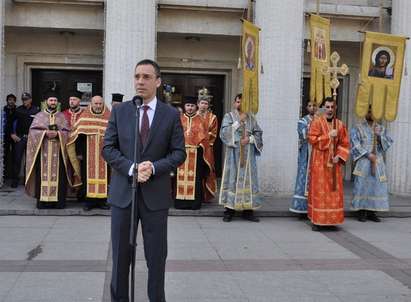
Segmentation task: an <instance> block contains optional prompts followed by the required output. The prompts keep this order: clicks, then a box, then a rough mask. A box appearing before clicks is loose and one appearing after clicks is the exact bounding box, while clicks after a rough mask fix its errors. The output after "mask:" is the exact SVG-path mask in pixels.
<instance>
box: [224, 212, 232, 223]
mask: <svg viewBox="0 0 411 302" xmlns="http://www.w3.org/2000/svg"><path fill="white" fill-rule="evenodd" d="M231 220H233V216H232V215H231V214H228V213H224V217H223V221H224V222H230V221H231Z"/></svg>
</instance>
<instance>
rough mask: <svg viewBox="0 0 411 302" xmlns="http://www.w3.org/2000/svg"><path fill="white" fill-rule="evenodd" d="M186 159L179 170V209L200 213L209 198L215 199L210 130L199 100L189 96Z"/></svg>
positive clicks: (183, 120) (184, 120) (185, 116)
mask: <svg viewBox="0 0 411 302" xmlns="http://www.w3.org/2000/svg"><path fill="white" fill-rule="evenodd" d="M181 124H182V125H183V129H184V138H185V147H186V153H187V158H186V160H185V162H184V163H183V164H182V165H180V166H179V167H178V168H177V189H176V200H175V207H176V209H188V210H198V209H200V208H201V203H202V202H204V201H206V199H207V196H214V193H215V192H213V191H211V190H210V189H209V188H211V187H212V186H211V185H210V184H207V176H208V175H209V174H210V172H211V171H213V170H212V167H211V158H212V151H211V149H210V147H209V142H208V129H207V128H206V127H205V124H204V122H203V119H202V117H201V116H200V115H199V114H198V113H197V99H196V98H194V97H186V98H185V104H184V114H182V115H181Z"/></svg>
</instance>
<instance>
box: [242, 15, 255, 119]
mask: <svg viewBox="0 0 411 302" xmlns="http://www.w3.org/2000/svg"><path fill="white" fill-rule="evenodd" d="M259 32H260V29H259V28H258V27H257V26H255V25H254V24H253V23H251V22H248V21H246V20H243V36H242V47H241V48H242V49H241V52H242V62H243V99H242V102H241V110H242V111H244V112H252V113H257V112H258V76H259V74H258V72H259V68H258V67H259V55H258V49H259Z"/></svg>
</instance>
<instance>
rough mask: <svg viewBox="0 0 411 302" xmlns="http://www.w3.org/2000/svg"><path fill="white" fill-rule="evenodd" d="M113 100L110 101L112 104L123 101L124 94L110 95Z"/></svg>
mask: <svg viewBox="0 0 411 302" xmlns="http://www.w3.org/2000/svg"><path fill="white" fill-rule="evenodd" d="M112 96H113V98H112V99H111V101H112V102H119V103H121V102H122V101H123V96H124V94H121V93H112Z"/></svg>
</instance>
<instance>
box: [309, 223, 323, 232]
mask: <svg viewBox="0 0 411 302" xmlns="http://www.w3.org/2000/svg"><path fill="white" fill-rule="evenodd" d="M311 230H312V231H313V232H321V227H320V226H319V225H316V224H313V225H312V226H311Z"/></svg>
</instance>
